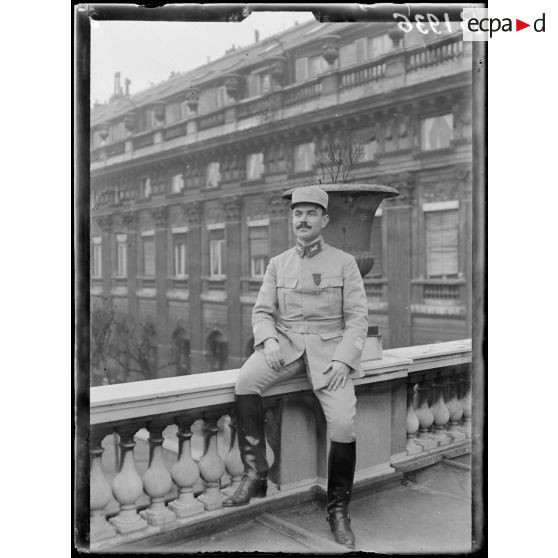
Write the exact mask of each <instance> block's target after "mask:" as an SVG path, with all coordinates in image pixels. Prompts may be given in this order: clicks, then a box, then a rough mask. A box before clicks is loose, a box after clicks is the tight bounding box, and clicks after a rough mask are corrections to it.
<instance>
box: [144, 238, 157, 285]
mask: <svg viewBox="0 0 558 558" xmlns="http://www.w3.org/2000/svg"><path fill="white" fill-rule="evenodd" d="M143 274H144V275H145V276H146V277H153V276H154V275H155V239H154V238H149V237H147V238H144V239H143Z"/></svg>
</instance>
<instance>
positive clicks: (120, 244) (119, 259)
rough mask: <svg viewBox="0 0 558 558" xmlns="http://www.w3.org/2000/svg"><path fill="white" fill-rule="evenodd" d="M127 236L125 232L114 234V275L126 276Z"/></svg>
mask: <svg viewBox="0 0 558 558" xmlns="http://www.w3.org/2000/svg"><path fill="white" fill-rule="evenodd" d="M126 244H127V237H126V235H125V234H117V235H116V276H117V277H126V275H127V273H128V272H127V269H128V267H127V262H128V252H127V246H126Z"/></svg>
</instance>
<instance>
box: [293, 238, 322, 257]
mask: <svg viewBox="0 0 558 558" xmlns="http://www.w3.org/2000/svg"><path fill="white" fill-rule="evenodd" d="M322 249H323V240H322V237H321V236H320V237H319V238H316V240H313V241H312V242H310V244H303V243H302V242H300V240H298V239H297V241H296V246H295V250H296V253H297V254H298V255H299V256H300V257H301V258H303V257H304V256H307V257H308V258H313V257H314V256H315V255H316V254H319V253H320V252H321V251H322Z"/></svg>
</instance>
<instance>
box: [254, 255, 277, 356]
mask: <svg viewBox="0 0 558 558" xmlns="http://www.w3.org/2000/svg"><path fill="white" fill-rule="evenodd" d="M277 306H278V305H277V274H276V271H275V261H274V258H271V260H270V262H269V264H268V266H267V269H266V271H265V275H264V279H263V283H262V286H261V287H260V292H259V293H258V298H257V300H256V304H255V305H254V308H253V309H252V330H253V331H254V346H255V347H257V346H258V345H261V344H263V342H264V341H265V340H266V339H269V338H270V337H272V338H274V339H277V330H276V328H275V312H276V311H277Z"/></svg>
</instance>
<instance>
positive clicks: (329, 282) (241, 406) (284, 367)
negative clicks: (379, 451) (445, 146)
mask: <svg viewBox="0 0 558 558" xmlns="http://www.w3.org/2000/svg"><path fill="white" fill-rule="evenodd" d="M327 206H328V195H327V193H326V192H325V191H323V190H321V189H319V188H317V187H313V186H307V187H303V188H298V189H296V190H294V192H293V195H292V200H291V209H292V224H293V230H294V233H295V235H296V237H297V242H296V246H295V247H294V248H291V249H290V250H287V251H285V252H283V253H282V254H279V255H278V256H276V257H274V258H271V260H270V262H269V266H268V268H267V270H266V273H265V276H264V280H263V284H262V286H261V289H260V292H259V295H258V299H257V301H256V304H255V306H254V309H253V313H252V326H253V329H254V346H255V348H256V351H255V352H254V353H253V354H252V355H251V356H250V358H249V359H248V360H247V361H246V362H245V363H244V365H243V366H242V368H241V370H240V373H239V376H238V380H237V383H236V388H235V393H236V420H237V426H238V443H239V448H240V453H241V458H242V462H243V464H244V476H243V478H242V481H241V483H240V485H239V487H238V489H237V490H236V492H235V493H234V494H233V495H232V496H230V497H228V498H227V499H225V501H224V502H223V505H224V506H240V505H244V504H247V503H248V502H249V500H250V498H253V497H263V496H265V495H266V490H267V472H268V464H267V461H266V457H265V447H266V446H265V432H264V413H263V405H262V398H261V396H262V394H263V392H265V390H266V389H267V388H269V387H270V386H271V385H272V384H274V383H276V382H279V381H281V380H284V379H286V378H289V377H291V376H292V375H294V374H296V373H297V372H298V371H300V370H301V369H304V368H306V372H307V375H308V378H309V381H310V383H311V385H312V389H313V391H314V393H315V395H316V397H317V398H318V400H319V402H320V404H321V406H322V409H323V411H324V415H325V418H326V421H327V430H328V437H329V439H330V442H331V444H330V451H329V456H328V486H327V511H328V521H329V524H330V527H331V530H332V531H333V533H334V536H335V540H336V541H337V542H338V543H340V544H343V545H345V546H348V547H349V548H354V535H353V533H352V531H351V527H350V517H349V514H348V505H349V501H350V498H351V493H352V487H353V478H354V472H355V461H356V444H355V415H356V397H355V390H354V386H353V383H352V380H351V378H350V377H349V373H350V372H351V371H355V370H358V369H359V367H360V357H361V353H362V348H363V346H364V341H365V339H366V335H367V330H368V305H367V301H366V294H365V290H364V284H363V281H362V278H361V276H360V272H359V269H358V267H357V264H356V261H355V258H354V257H353V256H351V255H350V254H347V253H346V252H343V251H341V250H338V249H337V248H334V247H332V246H329V245H328V244H325V242H324V241H323V239H322V236H321V233H322V229H323V228H324V227H326V226H327V224H328V221H329V216H328V214H327Z"/></svg>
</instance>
